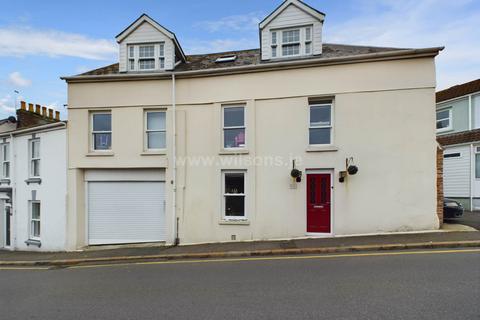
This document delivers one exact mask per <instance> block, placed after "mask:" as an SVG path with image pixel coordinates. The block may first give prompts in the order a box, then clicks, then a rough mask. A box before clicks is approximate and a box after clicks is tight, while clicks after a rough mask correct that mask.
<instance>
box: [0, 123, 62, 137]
mask: <svg viewBox="0 0 480 320" xmlns="http://www.w3.org/2000/svg"><path fill="white" fill-rule="evenodd" d="M56 127H65V128H66V127H67V123H66V122H63V121H60V122H54V123H48V124H44V125H41V126H35V127H30V128H25V129H21V130H13V131H7V132H2V133H0V137H9V136H14V135H17V134H22V133H28V132H32V131H38V130H45V129H52V128H56Z"/></svg>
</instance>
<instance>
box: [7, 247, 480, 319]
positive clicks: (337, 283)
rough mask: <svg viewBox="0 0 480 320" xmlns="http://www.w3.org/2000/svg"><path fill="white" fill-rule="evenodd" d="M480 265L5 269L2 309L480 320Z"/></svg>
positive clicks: (436, 255) (436, 254)
mask: <svg viewBox="0 0 480 320" xmlns="http://www.w3.org/2000/svg"><path fill="white" fill-rule="evenodd" d="M344 241H346V242H348V241H349V240H344ZM479 265H480V248H471V249H453V250H452V249H448V250H445V249H442V250H422V251H383V252H371V253H362V254H359V253H350V254H333V255H332V254H330V255H320V256H292V257H288V256H278V257H257V258H242V259H224V260H220V261H218V260H203V261H164V262H148V263H143V264H128V265H104V266H73V267H70V268H66V269H46V270H0V288H2V290H0V310H1V319H5V320H17V319H18V320H24V319H48V320H63V319H69V320H77V319H78V320H80V319H102V320H113V319H115V320H131V319H144V320H149V319H186V320H189V319H212V320H217V319H222V320H223V319H230V320H243V319H275V320H283V319H307V320H308V319H312V320H313V319H315V320H317V319H343V320H349V319H352V320H353V319H355V320H363V319H368V320H377V319H379V320H380V319H394V320H395V319H424V320H430V319H432V320H438V319H449V320H457V319H458V320H470V319H472V320H474V319H477V320H478V319H479V318H480V304H479V303H478V298H479V296H480V281H479V279H480V268H479V267H478V266H479Z"/></svg>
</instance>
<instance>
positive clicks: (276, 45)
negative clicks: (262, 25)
mask: <svg viewBox="0 0 480 320" xmlns="http://www.w3.org/2000/svg"><path fill="white" fill-rule="evenodd" d="M307 29H310V38H309V39H307ZM293 30H299V41H293V42H283V33H284V32H287V31H293ZM313 32H314V27H313V25H306V26H297V27H289V28H283V29H272V30H270V46H271V57H272V59H275V58H290V57H300V56H311V55H313V50H314V48H313V47H314V45H313V37H314V35H313ZM273 33H276V41H275V42H274V41H273ZM293 44H298V45H299V50H298V54H294V55H283V46H286V45H293ZM307 44H308V45H309V46H310V52H309V53H307V52H306V47H307ZM274 49H275V50H276V55H275V56H274V55H273V51H274Z"/></svg>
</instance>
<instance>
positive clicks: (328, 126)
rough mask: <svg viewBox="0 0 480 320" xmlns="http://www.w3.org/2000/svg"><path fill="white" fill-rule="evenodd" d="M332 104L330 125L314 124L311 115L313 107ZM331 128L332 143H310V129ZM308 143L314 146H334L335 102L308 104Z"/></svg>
mask: <svg viewBox="0 0 480 320" xmlns="http://www.w3.org/2000/svg"><path fill="white" fill-rule="evenodd" d="M327 106H330V125H324V126H312V121H311V116H312V107H327ZM327 128H329V129H330V143H326V144H311V143H310V130H311V129H327ZM307 134H308V145H309V146H312V147H323V146H333V145H334V103H333V101H332V102H330V103H309V104H308V133H307Z"/></svg>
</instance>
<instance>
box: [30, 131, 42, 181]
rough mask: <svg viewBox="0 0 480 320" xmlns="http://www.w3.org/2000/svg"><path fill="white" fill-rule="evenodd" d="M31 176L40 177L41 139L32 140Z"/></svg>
mask: <svg viewBox="0 0 480 320" xmlns="http://www.w3.org/2000/svg"><path fill="white" fill-rule="evenodd" d="M29 149H30V150H29V154H30V177H31V178H38V177H40V139H32V140H30V147H29Z"/></svg>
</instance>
